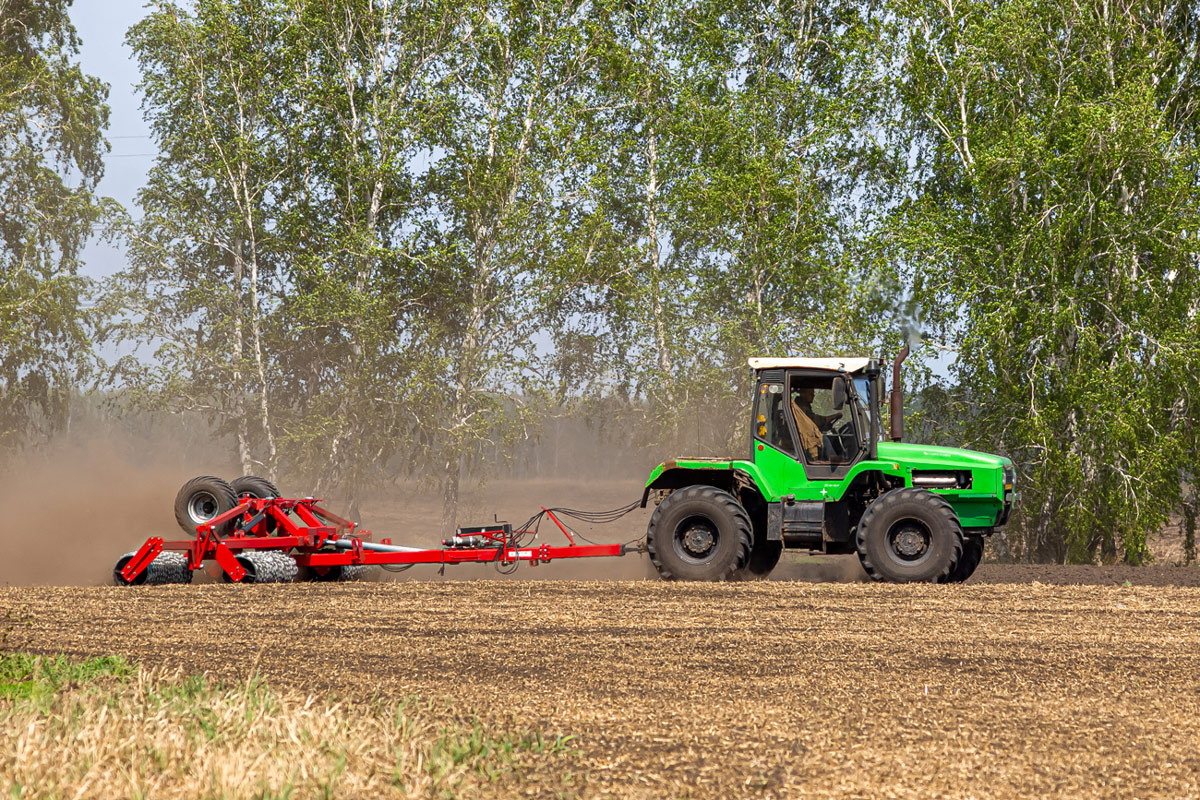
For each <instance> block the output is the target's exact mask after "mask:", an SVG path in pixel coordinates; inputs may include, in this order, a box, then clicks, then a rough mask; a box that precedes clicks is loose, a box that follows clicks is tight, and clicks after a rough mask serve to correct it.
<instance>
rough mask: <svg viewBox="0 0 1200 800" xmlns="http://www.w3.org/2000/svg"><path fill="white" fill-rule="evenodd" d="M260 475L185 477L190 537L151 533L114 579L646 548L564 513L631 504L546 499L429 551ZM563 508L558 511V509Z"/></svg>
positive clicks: (513, 560)
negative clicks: (547, 531) (537, 507)
mask: <svg viewBox="0 0 1200 800" xmlns="http://www.w3.org/2000/svg"><path fill="white" fill-rule="evenodd" d="M275 494H277V491H276V490H275V487H274V486H272V485H271V484H270V483H268V482H267V481H265V480H262V479H260V478H240V479H238V480H236V481H234V482H233V483H232V484H228V483H225V481H222V480H221V479H220V478H211V477H204V478H195V479H193V480H191V481H188V483H186V484H184V486H183V488H182V489H181V490H180V492H179V496H178V497H177V498H176V502H175V513H176V518H177V519H178V520H179V523H180V525H181V526H182V527H183V528H184V530H187V531H190V530H192V529H193V528H194V531H195V535H194V536H193V537H192V538H188V539H164V538H162V537H160V536H151V537H150V538H148V539H147V540H146V542H145V544H143V545H142V546H141V547H140V548H139V549H138V550H136V551H135V552H132V553H127V554H125V555H123V556H122V557H121V558H120V559H118V560H117V564H116V566H115V567H114V569H113V580H114V581H115V582H116V583H117V584H118V585H122V586H134V585H140V584H147V583H149V584H166V583H191V581H192V574H193V573H194V572H195V571H196V570H198V569H201V568H203V567H204V565H205V564H206V563H207V562H215V563H216V564H217V565H218V566H219V567H220V569H221V575H222V577H223V579H224V580H226V581H228V582H233V583H287V582H291V581H294V580H318V581H331V580H353V579H356V578H360V577H362V576H363V574H364V573H365V572H366V570H367V569H369V568H370V567H374V566H378V567H381V568H383V569H386V570H391V571H401V570H405V569H409V568H411V567H413V566H416V565H417V564H438V565H441V567H442V568H443V569H444V568H445V566H446V565H447V564H470V563H475V564H481V563H482V564H486V563H491V564H494V565H495V566H496V568H497V569H498V570H499V571H500V572H503V573H508V572H512V571H514V570H515V569H516V568H517V567H518V566H519V565H520V564H521V562H527V563H529V564H532V565H537V564H542V563H547V562H550V561H554V560H556V559H560V558H595V557H599V556H622V555H625V554H626V553H627V552H630V551H637V550H640V549H641V548H640V546H630V545H626V544H593V543H585V544H580V543H579V542H577V541H576V539H577V537H579V534H576V533H574V532H573V531H572V530H571V529H570V527H568V526H567V525H565V524H564V523H563V522H562V520H561V519H560V516H565V517H571V518H574V519H578V520H582V521H585V522H591V523H603V522H611V521H613V520H615V519H618V518H619V517H621V516H624V515H625V514H627V513H629V512H630V511H632V510H633V509H634V508H635V507H637V506H638V505H640V503H638V502H635V503H631V504H630V505H629V506H624V507H622V508H619V509H614V510H612V511H605V512H584V511H576V510H574V509H554V508H545V507H543V508H542V510H541V511H539V512H538V513H536V514H534V515H533V516H532V517H531V518H530V519H529V520H528V521H526V522H525V523H524V524H523V525H521V526H519V527H518V528H516V529H514V528H513V526H512V525H510V524H509V523H507V522H496V523H494V524H492V525H483V526H478V527H467V528H459V529H458V530H457V531H456V532H455V534H454V536H452V537H450V538H448V539H444V540H443V541H442V546H441V547H440V548H431V549H423V548H418V547H405V546H401V545H395V544H392V540H391V539H382V540H381V541H378V542H376V541H373V540H372V537H371V532H370V531H366V530H359V528H358V524H357V523H355V522H351V521H350V520H347V519H343V518H342V517H340V516H338V515H337V514H334V513H333V512H331V511H329V510H328V509H326V508H324V507H323V506H322V505H321V503H322V501H321V500H317V499H314V498H311V497H308V498H282V497H276V496H274V495H275ZM556 512H557V513H556ZM544 518H548V519H549V520H550V521H551V522H553V523H554V525H555V526H556V527H557V528H558V530H559V531H560V532H561V533H562V535H563V536H564V537H565V538H566V540H567V544H565V545H551V544H549V543H547V542H538V541H537V540H538V530H539V527H540V524H541V522H542V520H543V519H544Z"/></svg>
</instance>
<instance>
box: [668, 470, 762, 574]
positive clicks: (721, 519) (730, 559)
mask: <svg viewBox="0 0 1200 800" xmlns="http://www.w3.org/2000/svg"><path fill="white" fill-rule="evenodd" d="M752 536H753V533H752V530H751V527H750V517H749V515H747V514H746V509H744V508H743V507H742V504H741V503H739V502H738V501H737V498H735V497H734V496H733V495H731V494H730V493H729V492H726V491H724V490H723V489H718V488H716V487H715V486H688V487H687V488H685V489H680V490H678V491H675V492H672V493H671V494H669V495H667V497H666V499H665V500H663V501H662V502H661V503H659V504H658V508H656V509H654V514H653V515H652V516H651V517H650V525H649V526H648V527H647V529H646V549H647V551H648V553H649V554H650V561H651V562H653V564H654V568H655V569H656V570H658V574H659V576H661V577H662V578H663V580H668V581H675V580H681V581H723V580H728V579H730V578H732V577H733V574H734V573H735V572H737V571H738V570H739V569H741V568H742V567H744V566H745V565H746V563H747V562H748V561H749V560H750V545H751V541H752Z"/></svg>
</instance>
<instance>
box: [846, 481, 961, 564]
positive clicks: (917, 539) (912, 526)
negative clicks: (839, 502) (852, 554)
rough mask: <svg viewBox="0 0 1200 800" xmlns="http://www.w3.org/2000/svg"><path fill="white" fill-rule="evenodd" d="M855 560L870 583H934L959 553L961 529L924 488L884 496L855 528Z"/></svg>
mask: <svg viewBox="0 0 1200 800" xmlns="http://www.w3.org/2000/svg"><path fill="white" fill-rule="evenodd" d="M857 544H858V558H859V560H860V561H861V562H862V565H863V569H865V570H866V571H867V574H868V575H870V576H871V578H872V580H876V581H889V582H891V583H913V582H925V581H937V580H939V579H941V578H943V577H945V576H946V575H949V574H950V572H951V571H952V570H953V569H954V567H955V565H956V564H957V563H958V559H959V555H960V554H961V552H962V527H961V526H960V525H959V522H958V515H957V514H955V513H954V509H953V508H951V507H950V504H949V503H947V502H946V501H945V500H943V499H942V498H941V497H938V496H937V495H935V494H934V493H932V492H930V491H928V490H926V489H916V488H911V487H909V488H904V489H893V490H892V491H890V492H885V493H884V494H883V495H881V496H880V497H879V499H877V500H876V501H875V502H873V503H871V505H869V506H867V510H866V511H865V512H864V513H863V515H862V519H861V520H859V523H858V538H857Z"/></svg>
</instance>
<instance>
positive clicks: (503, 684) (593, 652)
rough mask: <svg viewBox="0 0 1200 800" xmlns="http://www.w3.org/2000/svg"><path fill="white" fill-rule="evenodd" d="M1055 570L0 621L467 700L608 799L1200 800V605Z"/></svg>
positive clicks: (43, 641)
mask: <svg viewBox="0 0 1200 800" xmlns="http://www.w3.org/2000/svg"><path fill="white" fill-rule="evenodd" d="M552 566H553V565H552ZM1022 569H1025V568H1022ZM990 571H991V570H990V569H985V570H984V571H983V572H982V573H981V575H980V579H984V578H987V577H988V573H989V572H990ZM1012 572H1013V571H1012V570H1011V569H1008V570H1007V573H1008V574H1012ZM1001 574H1002V575H1003V574H1004V573H1001ZM1053 574H1054V572H1053V571H1052V570H1048V571H1045V572H1041V573H1033V572H1026V573H1025V575H1026V580H1029V579H1031V578H1035V576H1036V575H1040V576H1041V577H1036V580H1037V582H1032V583H1030V582H1026V583H1021V584H1005V583H1000V584H974V585H972V584H967V585H964V586H926V585H921V586H887V585H876V584H841V585H838V584H830V585H814V584H809V583H801V582H782V581H781V582H767V583H757V584H725V585H699V584H670V583H662V582H652V581H634V582H624V583H619V582H606V583H600V582H566V581H546V582H524V583H516V582H501V581H464V582H460V581H445V582H438V583H429V582H424V583H418V582H413V583H406V584H358V585H313V584H303V585H284V586H220V585H215V586H191V587H141V588H135V589H118V588H115V587H114V588H8V589H0V602H2V603H3V605H4V606H5V607H6V608H10V609H14V610H15V613H16V618H17V619H21V620H26V621H27V623H28V624H27V625H18V626H17V627H16V629H14V630H13V631H12V632H11V633H10V639H11V641H10V645H11V644H15V645H18V646H23V647H26V648H30V649H33V650H35V651H38V652H45V653H57V652H65V653H68V654H75V655H86V656H90V655H97V654H121V655H125V656H128V657H131V658H133V659H136V660H138V661H140V662H142V663H143V664H150V665H153V666H158V665H163V666H167V667H182V668H185V669H187V670H197V671H208V672H210V673H212V674H214V675H217V676H224V677H230V678H244V677H245V676H246V675H247V674H248V673H249V672H251V671H253V670H259V671H261V672H262V673H263V675H264V676H265V677H266V678H267V679H268V680H269V681H271V682H272V683H273V684H279V685H284V686H293V687H295V688H297V689H302V690H309V691H318V692H321V693H325V694H329V695H332V696H336V697H342V698H346V699H347V702H350V703H354V702H365V701H367V700H369V699H371V698H373V697H378V696H384V697H388V698H395V697H399V696H404V695H409V694H418V695H421V696H424V697H428V698H447V699H449V700H450V701H451V702H453V703H454V704H456V705H457V706H458V707H460V708H462V709H464V710H465V711H469V712H473V713H477V714H478V715H480V717H481V718H482V719H484V720H490V721H495V722H497V723H500V724H517V725H519V726H520V727H535V728H538V729H541V730H543V731H545V732H547V733H548V734H553V733H562V734H568V735H574V736H576V737H577V738H576V739H574V740H573V741H574V743H575V745H576V746H577V747H578V748H579V751H580V752H579V754H578V755H577V756H576V757H575V761H574V762H573V764H572V769H578V770H580V771H581V772H582V773H584V774H585V775H586V792H587V793H588V794H590V795H592V796H611V797H722V798H724V797H747V796H755V797H802V796H811V797H847V796H856V797H885V796H887V797H931V796H939V797H962V798H967V797H991V798H1017V797H1028V796H1041V797H1050V796H1054V797H1059V796H1070V797H1171V798H1180V797H1196V796H1200V748H1198V747H1197V742H1200V589H1196V588H1190V587H1178V586H1162V587H1142V586H1128V587H1127V586H1124V585H1115V586H1114V585H1072V586H1060V585H1049V584H1050V581H1048V580H1043V578H1045V577H1047V576H1051V575H1053ZM1076 574H1077V573H1076ZM1137 574H1142V573H1137ZM14 637H22V638H23V639H24V641H23V642H21V641H17V640H16V639H15V638H14Z"/></svg>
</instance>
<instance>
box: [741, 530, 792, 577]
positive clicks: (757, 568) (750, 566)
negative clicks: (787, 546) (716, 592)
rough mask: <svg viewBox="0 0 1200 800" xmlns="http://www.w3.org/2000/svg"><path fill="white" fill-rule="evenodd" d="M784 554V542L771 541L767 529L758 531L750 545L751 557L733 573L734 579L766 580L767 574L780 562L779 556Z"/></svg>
mask: <svg viewBox="0 0 1200 800" xmlns="http://www.w3.org/2000/svg"><path fill="white" fill-rule="evenodd" d="M782 555H783V542H769V541H767V536H766V532H765V531H762V532H758V531H756V532H755V534H754V544H753V545H751V547H750V559H749V560H748V561H747V562H746V565H745V566H744V567H742V568H741V569H739V570H738V571H737V572H735V573H734V574H733V580H735V581H761V580H766V578H767V576H768V575H770V574H771V570H773V569H775V567H776V565H778V564H779V558H780V556H782Z"/></svg>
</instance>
